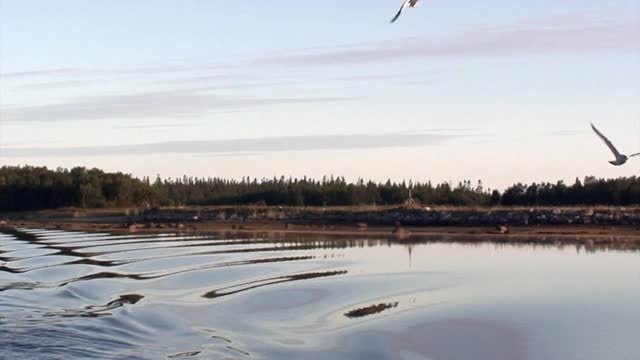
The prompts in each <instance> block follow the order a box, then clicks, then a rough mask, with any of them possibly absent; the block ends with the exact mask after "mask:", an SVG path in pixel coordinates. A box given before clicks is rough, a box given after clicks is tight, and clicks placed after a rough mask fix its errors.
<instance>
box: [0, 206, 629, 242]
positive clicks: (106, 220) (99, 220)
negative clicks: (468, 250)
mask: <svg viewBox="0 0 640 360" xmlns="http://www.w3.org/2000/svg"><path fill="white" fill-rule="evenodd" d="M534 211H535V213H534ZM598 211H600V212H598ZM560 212H562V213H560ZM605 212H607V213H608V214H607V215H606V217H605V216H604V215H602V214H604V213H605ZM622 212H624V216H621V215H620V214H622ZM547 213H549V214H555V215H556V216H565V217H569V216H573V215H566V214H573V213H588V214H589V219H591V218H593V219H598V218H602V219H605V220H606V221H604V222H603V223H601V224H598V223H593V222H587V221H584V222H582V223H572V224H571V223H570V224H562V223H560V224H557V223H553V222H552V223H548V224H535V223H534V224H522V223H519V221H521V218H522V216H523V215H526V216H531V215H529V214H542V216H546V215H545V214H547ZM194 214H197V215H194ZM221 214H224V218H222V215H221ZM422 214H424V216H433V214H436V216H440V217H442V216H443V215H442V214H446V216H448V217H449V219H456V217H458V218H459V219H463V223H462V225H461V224H460V220H458V221H449V222H448V223H447V225H439V224H434V225H416V224H415V222H416V221H415V220H414V224H411V223H408V224H407V222H406V221H399V220H396V219H398V218H400V219H403V217H405V218H409V219H416V218H417V219H420V218H419V216H422ZM492 214H498V215H497V216H498V217H503V216H507V215H506V214H509V216H511V218H509V219H512V220H513V219H516V220H517V221H515V222H514V224H510V223H509V222H508V221H507V222H505V225H497V226H496V225H482V224H480V225H478V224H476V223H473V222H469V224H468V225H467V224H464V219H468V218H472V219H478V218H482V217H485V218H488V216H494V215H492ZM464 216H466V218H465V217H464ZM538 216H540V215H538ZM635 216H637V217H638V219H640V212H639V210H638V209H633V210H628V209H621V210H620V209H615V210H612V209H611V208H606V209H600V210H594V209H593V208H584V207H581V208H572V209H566V208H565V209H563V210H558V209H557V208H548V209H542V208H537V209H535V210H532V209H467V208H460V209H451V208H447V210H441V209H439V210H428V211H427V210H421V209H399V208H391V209H381V210H376V211H375V213H374V212H372V211H371V210H368V209H365V210H362V209H348V208H346V209H345V208H342V209H331V210H329V211H327V210H321V209H308V208H280V207H267V208H257V207H256V208H253V207H218V208H211V207H210V208H182V209H175V208H171V209H154V210H153V211H143V212H138V211H137V210H135V209H134V210H132V209H102V210H79V209H61V210H47V211H37V212H25V213H14V214H8V215H6V216H4V217H0V219H5V220H0V230H1V229H2V228H5V229H6V228H9V229H12V228H13V229H15V228H21V227H24V228H32V229H49V230H65V231H86V232H109V233H117V234H134V233H136V234H159V233H178V234H184V235H222V236H232V237H233V236H246V237H257V236H262V237H268V238H277V237H280V238H292V237H307V238H320V237H326V238H328V237H333V238H353V239H361V238H384V239H390V240H394V241H401V242H414V241H415V242H418V241H449V242H461V243H462V242H497V243H540V244H582V245H585V246H587V247H588V246H597V245H598V244H600V245H612V244H614V245H616V244H617V245H620V246H621V247H623V248H640V225H639V224H636V223H635V220H634V219H635ZM363 217H364V218H365V219H374V221H361V220H362V218H363ZM550 219H553V218H551V217H550ZM621 219H622V220H625V219H626V220H625V221H626V223H624V222H623V221H622V220H621ZM629 219H630V220H629ZM375 220H377V221H375ZM500 220H504V219H500ZM392 221H393V222H392ZM390 222H391V224H389V223H390ZM618 222H622V223H618ZM499 223H502V221H500V222H499ZM418 224H419V222H418Z"/></svg>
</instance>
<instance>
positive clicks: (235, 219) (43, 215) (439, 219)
mask: <svg viewBox="0 0 640 360" xmlns="http://www.w3.org/2000/svg"><path fill="white" fill-rule="evenodd" d="M0 219H7V220H10V219H11V220H46V221H55V220H61V221H66V220H72V221H78V222H83V221H84V222H96V223H100V222H129V223H151V222H152V223H157V224H165V223H193V222H215V223H243V222H253V223H255V222H265V223H268V222H277V223H291V224H310V225H322V224H335V225H358V226H361V227H362V226H365V225H377V226H395V225H397V224H398V223H399V224H402V225H404V226H414V227H428V226H438V227H446V226H455V227H461V226H477V227H487V226H490V227H496V226H501V225H504V226H535V225H574V226H575V225H611V226H613V225H638V226H640V208H623V207H610V208H605V207H598V208H586V207H585V208H530V209H525V208H517V209H515V208H514V209H510V208H474V209H471V208H446V209H437V208H386V209H362V208H337V209H332V208H326V209H323V208H303V207H299V208H298V207H290V208H281V207H243V206H240V207H214V208H167V209H164V208H162V209H157V208H155V209H146V210H137V209H118V210H95V211H92V210H51V211H43V212H33V213H13V214H8V215H4V216H2V215H0Z"/></svg>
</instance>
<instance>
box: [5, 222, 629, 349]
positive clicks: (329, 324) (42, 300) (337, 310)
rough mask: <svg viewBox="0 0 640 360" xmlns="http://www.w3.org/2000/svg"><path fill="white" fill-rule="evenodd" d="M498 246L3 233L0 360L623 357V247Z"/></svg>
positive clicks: (599, 243)
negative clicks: (586, 303)
mask: <svg viewBox="0 0 640 360" xmlns="http://www.w3.org/2000/svg"><path fill="white" fill-rule="evenodd" d="M504 239H505V238H500V237H498V238H491V237H488V238H477V237H474V238H469V239H465V238H459V237H451V236H439V237H429V238H419V237H412V238H409V239H404V240H399V239H397V238H394V237H389V238H387V237H375V238H367V237H362V236H358V237H353V236H347V235H337V236H332V237H331V238H327V237H326V236H325V235H322V234H291V233H241V232H231V233H220V234H217V235H210V236H197V235H182V234H162V235H137V234H136V235H111V234H108V233H83V232H67V231H57V230H56V231H51V230H44V229H15V230H7V231H5V232H4V233H3V234H0V314H1V315H0V324H2V326H1V327H0V358H21V357H22V358H29V357H38V358H43V359H47V358H49V359H68V358H107V359H108V358H113V359H121V358H131V359H157V358H171V359H180V358H250V357H259V358H305V359H306V358H309V359H314V358H317V359H324V358H327V357H330V358H346V359H362V358H408V359H411V358H427V359H480V360H482V359H491V360H495V359H550V358H563V359H564V358H571V357H570V356H567V354H571V355H572V356H574V355H575V356H574V357H573V358H581V359H602V358H625V356H627V355H630V354H631V355H632V354H633V351H635V349H636V347H635V338H633V336H632V335H630V334H634V333H635V331H634V329H635V328H636V327H637V323H639V322H640V314H639V312H638V311H636V310H635V308H634V304H636V303H637V302H638V301H640V289H639V287H638V286H637V284H638V282H637V281H638V279H640V261H638V260H640V259H639V258H638V257H639V255H638V250H639V249H638V248H637V245H634V243H633V242H627V241H624V240H620V239H616V238H611V239H607V238H599V239H595V240H592V239H585V238H576V239H571V240H569V241H567V239H566V238H563V239H562V241H560V239H558V238H553V237H540V238H531V239H526V238H520V239H518V240H517V241H516V242H506V241H505V240H504ZM452 240H455V242H452ZM583 299H590V303H589V304H591V305H592V306H595V307H597V309H600V310H602V309H606V310H607V311H594V310H593V309H591V310H588V309H585V308H584V306H587V305H583V304H584V301H583ZM545 314H553V316H552V317H551V316H548V315H545ZM585 323H586V324H595V325H592V326H586V325H585ZM553 329H562V330H558V331H560V332H555V330H553ZM47 334H48V335H47ZM603 334H605V335H603ZM586 340H589V341H586ZM585 341H586V345H584V346H583V348H580V349H578V350H576V348H575V346H573V345H572V344H576V343H582V342H585ZM571 351H573V352H571ZM627 358H629V357H628V356H627Z"/></svg>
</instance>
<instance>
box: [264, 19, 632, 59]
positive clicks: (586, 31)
mask: <svg viewBox="0 0 640 360" xmlns="http://www.w3.org/2000/svg"><path fill="white" fill-rule="evenodd" d="M557 21H559V19H558V20H557ZM639 37H640V26H639V24H637V23H602V22H593V23H589V22H584V23H581V24H580V23H573V24H570V25H567V26H565V25H558V24H553V23H548V22H546V23H545V22H542V23H538V24H535V23H534V24H525V25H521V26H513V27H504V28H483V29H474V30H473V31H467V32H464V33H461V34H458V35H457V36H453V37H450V38H445V39H437V40H436V39H432V38H410V39H405V40H404V41H400V42H399V43H398V42H397V41H395V42H387V43H381V44H375V45H370V46H360V45H359V46H356V47H354V48H351V49H336V50H334V51H326V52H314V53H306V54H297V55H283V56H275V57H269V58H264V59H259V60H257V61H256V63H257V64H263V65H268V64H271V65H285V66H319V65H342V64H361V63H375V62H384V61H396V60H411V59H416V58H441V57H450V58H455V57H481V56H505V55H512V56H518V55H536V54H575V53H589V52H612V51H638V50H640V41H638V38H639Z"/></svg>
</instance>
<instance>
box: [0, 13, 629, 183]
mask: <svg viewBox="0 0 640 360" xmlns="http://www.w3.org/2000/svg"><path fill="white" fill-rule="evenodd" d="M400 3H401V1H400V0H368V1H365V0H354V1H350V2H347V1H344V0H340V1H339V0H323V1H316V2H300V1H293V0H271V1H237V2H229V1H218V0H182V1H179V2H177V1H169V0H153V1H151V0H139V1H124V0H111V1H84V0H82V1H81V0H65V1H60V0H47V1H44V0H40V1H34V0H0V165H25V164H28V165H37V166H47V167H50V168H57V167H67V168H69V167H74V166H86V167H98V168H102V169H104V170H106V171H122V172H125V173H131V174H133V175H134V176H138V177H142V176H150V177H152V178H154V177H155V176H156V175H157V174H159V175H161V176H162V177H181V176H182V175H185V174H186V175H192V176H199V177H209V176H211V177H214V176H217V177H224V178H236V179H240V178H242V177H244V176H250V177H252V178H253V177H257V178H258V179H260V178H264V177H266V178H271V177H273V176H280V175H285V176H293V177H302V176H308V177H314V178H321V177H322V176H323V175H331V174H333V175H336V176H344V177H345V178H346V179H347V180H356V179H358V178H364V179H372V180H375V181H386V180H387V179H391V180H393V181H402V180H409V179H411V180H414V181H428V180H430V181H433V182H441V181H452V182H453V183H457V182H459V181H462V180H467V179H468V180H472V181H473V182H475V181H476V180H478V179H480V180H482V181H483V182H484V184H485V187H489V188H499V189H502V188H504V187H506V186H508V185H510V184H512V183H515V182H526V183H530V182H541V181H552V182H555V181H557V180H564V181H567V182H571V183H572V182H573V180H574V179H575V178H576V177H579V178H583V177H584V176H589V175H593V176H597V177H606V178H611V177H619V176H631V175H635V174H637V172H638V171H639V170H640V160H638V159H632V160H631V161H629V162H628V163H627V164H626V165H625V166H621V167H614V166H612V165H610V164H609V163H608V161H609V160H612V159H613V156H612V154H611V153H610V152H609V150H608V149H607V148H606V147H605V145H604V144H603V143H602V142H601V141H600V140H599V139H598V138H597V137H596V136H595V134H594V133H593V132H592V131H591V130H590V128H589V122H593V123H594V124H595V125H596V126H597V127H598V128H599V129H600V130H601V131H602V132H603V133H604V134H606V135H607V136H608V137H609V138H610V139H611V140H612V141H613V142H614V144H616V146H617V147H618V148H619V150H620V151H621V152H623V153H635V152H640V41H639V40H638V39H640V1H638V0H610V1H606V2H603V1H595V0H565V1H561V2H558V1H551V0H537V1H531V2H522V1H518V2H514V1H508V0H487V1H472V0H458V1H444V0H422V1H421V2H420V3H419V5H418V6H417V7H416V8H413V9H407V11H405V12H404V13H403V15H402V16H401V17H400V19H399V20H398V21H397V22H396V23H394V24H391V23H390V22H389V20H390V19H391V17H392V16H393V15H394V14H395V12H396V11H397V10H398V8H399V6H400Z"/></svg>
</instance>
